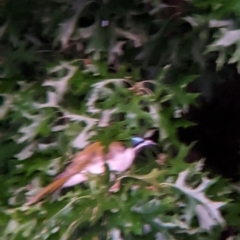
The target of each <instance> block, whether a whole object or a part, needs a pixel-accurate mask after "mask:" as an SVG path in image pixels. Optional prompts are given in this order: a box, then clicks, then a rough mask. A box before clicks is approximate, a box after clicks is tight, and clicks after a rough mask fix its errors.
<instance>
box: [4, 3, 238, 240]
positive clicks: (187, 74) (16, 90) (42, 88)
mask: <svg viewBox="0 0 240 240" xmlns="http://www.w3.org/2000/svg"><path fill="white" fill-rule="evenodd" d="M231 2H232V5H231V4H228V2H227V1H223V0H222V1H220V2H219V1H218V2H215V1H212V2H211V3H210V2H209V1H201V3H200V2H199V1H189V2H188V3H187V4H184V8H183V9H181V10H182V15H181V13H180V8H181V6H180V5H179V4H180V3H181V1H180V2H178V1H177V3H176V4H177V5H176V6H167V5H166V4H163V3H157V2H156V1H150V0H148V1H125V0H123V1H116V0H115V1H112V0H107V1H98V0H96V1H88V0H75V1H66V0H51V1H29V0H23V1H21V2H16V1H12V0H8V1H5V2H3V3H1V4H2V9H1V12H0V15H1V21H2V22H1V28H0V37H1V43H0V47H1V53H0V54H1V55H0V57H1V63H0V64H1V68H0V71H1V80H0V96H1V99H0V100H1V103H0V104H1V108H0V119H1V120H0V135H1V139H0V141H1V149H0V152H1V154H0V173H1V176H0V178H1V181H0V186H1V189H2V193H1V198H0V207H1V212H0V215H1V216H0V229H1V232H2V233H3V234H2V236H1V239H16V240H18V239H31V238H33V239H96V238H98V239H189V240H190V239H219V236H220V234H221V232H222V230H223V229H224V227H226V226H228V225H233V226H237V228H238V230H240V229H239V226H240V224H239V220H238V214H239V210H238V209H239V206H238V202H237V200H239V196H238V192H239V190H238V188H237V187H236V186H232V184H230V183H229V182H228V181H227V180H224V179H222V178H220V177H216V176H215V177H212V178H210V177H209V176H207V173H202V172H201V171H200V169H201V166H200V165H201V162H200V163H198V164H186V163H184V162H183V159H184V157H185V156H186V155H187V153H188V151H189V148H190V147H186V146H184V145H183V144H182V143H180V142H179V141H178V139H177V135H176V130H177V128H178V127H181V126H183V127H187V126H189V125H190V124H191V123H189V122H186V121H184V119H183V118H181V114H182V112H183V111H184V109H185V108H186V107H188V106H189V105H191V104H194V102H195V99H196V97H197V96H198V95H196V94H193V93H187V92H186V88H187V87H188V86H189V84H190V83H192V81H193V80H196V79H197V80H196V81H195V82H194V84H196V83H197V88H198V90H199V91H200V92H201V93H202V94H203V95H204V96H206V97H209V96H211V84H213V83H214V80H215V79H219V78H220V77H219V76H221V73H219V72H217V71H214V75H212V74H208V73H209V70H210V69H212V66H214V69H215V68H216V69H218V70H219V69H221V68H223V66H225V69H227V70H228V71H227V73H229V75H230V73H231V71H232V70H231V68H230V67H229V68H228V66H226V63H227V62H228V63H236V64H237V65H238V66H239V59H238V52H239V49H238V48H239V42H238V36H239V30H238V18H235V15H238V13H239V3H238V2H237V1H236V0H232V1H231ZM169 9H175V10H174V11H173V12H171V11H168V10H169ZM213 10H214V11H213ZM145 75H147V76H146V77H145V78H148V79H150V78H152V79H154V84H150V85H151V86H150V87H149V88H151V92H152V94H150V95H148V94H144V95H138V94H136V92H134V91H132V88H129V87H128V83H129V82H131V81H132V83H133V85H134V84H136V83H137V82H138V80H139V79H141V78H142V77H143V78H144V76H145ZM129 79H130V81H129ZM146 84H147V83H146ZM152 85H153V86H152ZM134 86H136V85H134ZM149 91H150V90H149ZM179 113H180V116H178V115H179ZM151 127H156V128H158V129H159V130H160V138H159V144H160V146H161V148H162V150H163V151H164V152H165V153H167V154H168V155H169V157H168V160H167V162H166V163H164V164H163V165H159V164H157V161H155V160H157V159H156V158H155V159H154V156H151V154H150V155H147V156H145V157H143V156H142V157H141V156H139V158H138V159H137V160H136V162H135V164H134V166H133V167H132V168H131V169H130V170H129V171H128V172H126V173H124V174H123V175H121V176H118V180H119V181H120V183H121V185H120V187H119V188H117V189H115V190H116V191H115V192H114V193H112V192H111V191H110V190H111V189H112V187H113V186H118V181H117V182H116V183H115V184H117V185H115V184H114V183H113V182H110V180H109V176H108V174H109V173H106V174H105V175H104V176H99V177H92V178H90V180H89V182H88V183H86V186H85V187H76V188H74V189H72V190H70V191H68V192H67V193H66V194H61V195H60V196H59V194H58V193H57V194H55V195H54V196H48V197H47V199H46V200H44V202H43V204H41V203H38V204H36V205H34V206H30V207H27V206H25V205H24V203H25V202H26V199H27V198H28V197H29V196H31V195H34V194H35V193H36V192H38V191H39V189H40V188H41V187H43V186H45V185H46V184H47V183H49V182H50V181H51V180H52V178H53V176H54V175H56V174H57V173H58V172H59V171H61V169H62V168H63V167H64V165H65V164H66V163H67V160H69V158H70V157H71V156H72V155H73V154H74V152H75V151H78V150H79V149H82V148H84V147H85V146H86V145H87V144H88V143H89V142H92V141H94V140H101V141H102V142H103V143H104V144H105V145H108V144H109V143H110V142H111V141H114V140H123V141H128V139H129V137H130V136H131V135H133V134H138V135H143V134H144V133H145V132H146V131H147V130H148V129H149V128H151ZM172 147H175V148H177V150H178V151H177V153H178V154H177V155H176V156H172V154H171V149H172ZM56 195H58V196H56ZM238 238H239V236H238Z"/></svg>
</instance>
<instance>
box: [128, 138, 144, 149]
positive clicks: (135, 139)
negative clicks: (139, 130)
mask: <svg viewBox="0 0 240 240" xmlns="http://www.w3.org/2000/svg"><path fill="white" fill-rule="evenodd" d="M131 141H132V145H133V147H135V146H137V145H138V144H140V143H142V142H144V139H143V138H141V137H131Z"/></svg>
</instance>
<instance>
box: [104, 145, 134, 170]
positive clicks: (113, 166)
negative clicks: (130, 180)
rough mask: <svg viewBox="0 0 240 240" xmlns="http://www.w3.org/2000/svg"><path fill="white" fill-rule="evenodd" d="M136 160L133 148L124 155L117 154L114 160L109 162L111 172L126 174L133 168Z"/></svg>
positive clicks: (123, 153) (124, 152)
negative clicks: (125, 172)
mask: <svg viewBox="0 0 240 240" xmlns="http://www.w3.org/2000/svg"><path fill="white" fill-rule="evenodd" d="M134 158H135V152H134V150H133V149H132V148H128V149H126V150H125V151H123V152H122V153H118V154H116V155H115V156H114V158H111V159H109V160H107V164H108V166H109V169H110V170H111V171H116V172H124V171H126V170H127V169H128V168H129V167H131V165H132V163H133V161H134Z"/></svg>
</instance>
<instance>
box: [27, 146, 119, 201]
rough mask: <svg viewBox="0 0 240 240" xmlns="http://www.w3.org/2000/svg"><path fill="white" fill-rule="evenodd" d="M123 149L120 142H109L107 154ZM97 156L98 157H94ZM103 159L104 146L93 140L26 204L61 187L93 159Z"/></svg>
mask: <svg viewBox="0 0 240 240" xmlns="http://www.w3.org/2000/svg"><path fill="white" fill-rule="evenodd" d="M122 149H123V145H122V144H121V142H114V143H112V144H110V146H109V151H108V154H111V153H114V152H115V151H120V150H122ZM96 156H98V158H96ZM99 157H101V158H102V160H104V146H103V145H102V144H101V143H100V142H95V143H93V144H90V145H89V146H88V147H86V148H85V149H84V150H83V151H81V152H79V153H78V154H76V156H75V157H74V158H73V160H72V163H71V164H70V165H68V167H67V168H66V169H65V171H64V172H62V173H60V174H59V175H58V176H57V179H56V180H55V181H53V182H52V183H50V184H49V185H48V186H46V187H45V188H43V189H42V191H40V192H39V193H38V194H37V195H35V196H33V197H32V198H31V199H30V200H29V201H28V202H27V205H31V204H33V203H35V202H37V201H39V200H40V199H41V198H42V197H44V196H45V195H46V194H49V193H52V192H54V191H56V190H57V189H59V188H61V187H62V185H63V184H64V183H65V182H66V181H67V180H68V179H69V178H70V177H71V176H73V175H74V174H76V173H79V172H81V171H82V170H84V168H86V166H87V165H88V164H92V163H93V161H94V159H101V158H99Z"/></svg>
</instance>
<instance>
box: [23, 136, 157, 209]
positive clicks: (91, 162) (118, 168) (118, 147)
mask: <svg viewBox="0 0 240 240" xmlns="http://www.w3.org/2000/svg"><path fill="white" fill-rule="evenodd" d="M131 143H132V146H131V147H126V146H125V145H124V144H123V143H122V142H121V141H116V142H112V143H111V144H110V145H109V147H108V150H107V151H105V149H106V148H105V147H104V145H103V144H102V143H101V142H99V141H98V142H94V143H92V144H90V145H88V146H87V147H86V148H85V149H84V150H83V151H81V152H79V153H77V154H76V155H75V157H74V158H73V159H72V161H71V163H70V164H69V165H68V166H67V167H66V169H65V170H64V171H63V172H62V173H60V174H59V175H57V176H56V178H55V180H54V181H53V182H52V183H50V184H49V185H47V186H46V187H44V188H43V189H42V190H41V191H40V192H39V193H37V194H36V195H35V196H33V197H30V199H29V200H28V201H27V202H26V205H27V206H28V205H32V204H34V203H36V202H38V201H39V200H41V199H42V198H43V197H44V196H45V195H47V194H50V193H53V192H55V191H56V190H58V189H61V188H66V187H71V186H74V185H77V184H80V183H82V182H85V181H87V179H88V174H89V173H91V174H102V173H104V171H105V164H108V167H109V170H110V171H111V172H116V173H121V172H124V171H126V170H127V169H128V168H130V167H131V165H132V164H133V162H134V159H135V158H136V156H137V154H138V153H139V152H140V151H141V150H142V149H143V148H144V147H145V146H150V145H156V143H155V142H154V141H152V140H149V139H144V138H142V137H138V136H133V137H131Z"/></svg>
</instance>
